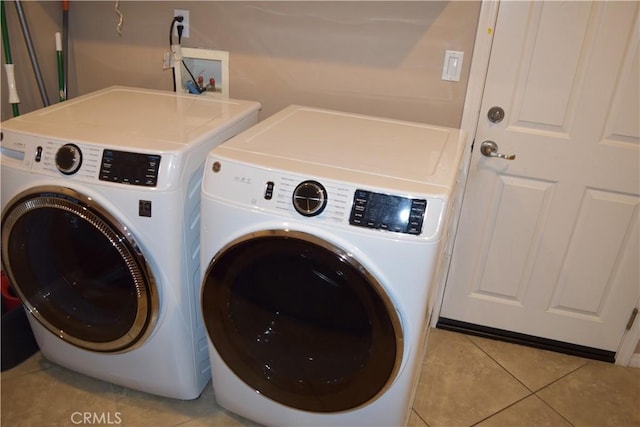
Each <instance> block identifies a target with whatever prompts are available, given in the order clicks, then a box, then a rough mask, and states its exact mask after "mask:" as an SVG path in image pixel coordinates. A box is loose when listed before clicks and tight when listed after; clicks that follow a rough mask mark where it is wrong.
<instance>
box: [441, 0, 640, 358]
mask: <svg viewBox="0 0 640 427" xmlns="http://www.w3.org/2000/svg"><path fill="white" fill-rule="evenodd" d="M639 4H640V3H638V2H511V1H506V2H502V3H501V4H500V6H499V11H498V17H497V22H496V25H495V34H494V40H493V46H492V50H491V57H490V60H489V69H488V72H487V79H486V85H485V90H484V95H483V98H482V107H481V111H480V118H479V122H478V126H477V132H476V137H475V143H474V148H473V154H472V158H471V165H470V170H469V178H468V183H467V188H466V191H465V197H464V203H463V210H462V213H461V219H460V224H459V228H458V233H457V239H456V243H455V248H454V252H453V257H452V263H451V267H450V272H449V279H448V282H447V285H446V288H445V295H444V300H443V305H442V310H441V313H440V317H441V318H448V319H454V320H459V321H463V322H468V323H472V324H477V325H483V326H488V327H492V328H498V329H504V330H508V331H514V332H518V333H523V334H528V335H533V336H537V337H543V338H549V339H552V340H558V341H562V342H567V343H572V344H578V345H583V346H588V347H594V348H597V349H603V350H607V351H612V352H615V351H616V349H617V348H618V346H619V344H620V343H621V340H622V336H623V334H624V333H625V326H626V324H627V321H628V320H629V316H630V314H631V312H632V310H633V308H634V307H635V306H636V304H637V302H638V298H639V293H640V277H639V261H640V254H639V251H638V244H639V241H640V231H639V220H638V213H639V212H638V211H639V203H640V197H639V195H640V172H639V171H640V138H639V136H640V131H639V123H638V122H639V120H640V111H639V107H638V105H639V102H640V93H639V90H638V82H639V80H640V78H639V76H640V71H639V69H638V61H639V55H638V50H639V48H638V42H639V40H638V39H639V35H640V28H639V25H638V9H639ZM492 107H500V108H501V109H502V110H503V111H504V113H503V114H502V113H501V112H500V110H497V109H494V111H495V110H497V113H496V112H494V114H493V115H492V119H493V121H492V120H490V119H489V115H488V112H489V110H490V109H491V108H492ZM500 119H501V120H500ZM484 141H494V142H495V144H496V146H497V151H496V152H497V153H500V154H505V155H515V159H512V160H508V159H503V158H499V157H487V156H485V155H483V154H482V152H481V151H482V150H481V145H482V143H483V142H484ZM486 145H487V144H485V146H486ZM490 148H491V147H489V148H486V151H487V154H490V151H491V150H490Z"/></svg>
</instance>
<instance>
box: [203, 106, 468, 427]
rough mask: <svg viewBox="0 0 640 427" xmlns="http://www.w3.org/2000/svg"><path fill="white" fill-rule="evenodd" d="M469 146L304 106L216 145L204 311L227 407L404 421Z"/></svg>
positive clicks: (206, 183) (209, 169)
mask: <svg viewBox="0 0 640 427" xmlns="http://www.w3.org/2000/svg"><path fill="white" fill-rule="evenodd" d="M463 146H464V135H463V132H461V131H460V130H456V129H449V128H442V127H435V126H429V125H425V124H419V123H409V122H402V121H397V120H388V119H382V118H376V117H369V116H362V115H356V114H348V113H342V112H337V111H330V110H321V109H314V108H307V107H300V106H291V107H288V108H286V109H284V110H283V111H281V112H279V113H277V114H275V115H273V116H271V117H270V118H268V119H266V120H264V121H263V122H261V123H259V124H258V125H256V126H254V127H253V128H251V129H249V130H247V131H245V132H243V133H241V134H239V135H238V136H236V137H234V138H232V139H230V140H229V141H227V142H226V143H225V144H222V145H220V146H218V147H216V148H214V149H213V150H212V151H211V152H210V154H209V156H208V158H207V163H206V166H205V172H204V180H203V186H202V209H201V211H202V221H201V229H202V231H201V264H202V267H203V280H202V291H201V303H202V312H203V317H204V322H205V325H206V328H207V332H208V334H207V335H208V343H209V351H210V356H211V363H212V372H213V386H214V392H215V398H216V400H217V401H218V403H219V404H220V405H222V406H223V407H225V408H227V409H228V410H230V411H232V412H235V413H237V414H239V415H242V416H243V417H246V418H248V419H251V420H254V421H256V422H258V423H261V424H266V425H274V426H275V425H278V426H281V425H291V426H303V425H313V426H327V425H335V426H338V425H339V426H346V425H367V426H374V425H376V426H392V425H393V426H397V425H406V422H407V420H408V417H409V414H410V408H411V406H412V401H413V397H414V394H415V388H416V385H417V381H418V377H419V373H420V368H421V366H422V360H423V356H424V349H425V343H426V336H427V333H428V320H429V316H430V312H431V309H432V307H433V302H434V301H433V300H434V295H435V292H434V291H435V289H434V288H435V286H434V285H433V284H434V283H436V280H437V276H438V270H439V266H440V265H441V264H442V261H443V259H445V258H446V256H445V248H446V247H447V245H446V242H447V241H448V240H449V239H448V237H447V233H448V230H449V229H450V224H449V223H450V222H451V218H453V216H452V211H453V210H454V209H455V207H456V205H457V204H458V203H457V202H455V201H454V198H455V197H454V195H455V194H457V190H456V189H457V188H458V187H457V185H456V182H457V178H458V176H459V174H458V172H459V168H460V164H461V157H462V153H463ZM440 270H442V269H440Z"/></svg>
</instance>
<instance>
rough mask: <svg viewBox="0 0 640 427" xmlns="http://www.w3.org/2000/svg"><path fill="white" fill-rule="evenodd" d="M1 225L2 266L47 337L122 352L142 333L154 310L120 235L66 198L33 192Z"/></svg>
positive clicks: (96, 212)
mask: <svg viewBox="0 0 640 427" xmlns="http://www.w3.org/2000/svg"><path fill="white" fill-rule="evenodd" d="M8 206H9V207H8V209H6V211H5V215H4V216H3V219H2V263H3V267H4V269H5V271H6V272H7V274H8V275H9V278H10V280H11V281H12V284H13V286H14V287H15V288H16V291H17V293H18V294H19V296H20V298H21V300H22V302H23V303H24V304H25V306H26V307H27V309H28V310H29V311H30V312H31V314H32V315H34V317H35V318H36V319H37V320H38V321H39V322H40V323H41V324H42V325H43V326H45V327H46V328H47V329H49V331H51V332H52V333H54V334H55V335H57V336H59V337H60V338H62V339H63V340H66V341H68V342H70V343H72V344H74V345H76V346H79V347H82V348H86V349H89V350H94V351H105V352H114V351H123V350H127V349H130V348H132V347H133V346H135V345H136V344H138V343H140V341H141V339H142V338H143V337H144V336H145V335H146V334H147V333H148V332H149V330H150V325H151V323H152V322H153V320H154V318H155V309H154V307H155V306H156V305H157V301H156V298H154V295H155V294H156V291H155V285H154V282H153V277H152V276H151V274H150V272H149V270H148V268H147V266H146V263H145V261H144V258H143V257H142V255H141V254H140V253H139V249H138V247H137V245H136V244H135V242H134V241H133V240H132V238H131V237H130V236H128V235H127V233H126V232H125V231H123V230H126V229H124V227H123V226H122V225H121V224H120V223H119V222H117V221H116V220H115V219H114V218H113V217H112V216H111V215H109V214H108V213H107V212H106V211H105V210H104V209H103V208H101V207H100V206H99V205H96V204H95V203H93V202H92V201H91V200H90V199H89V198H87V197H84V196H82V195H80V194H78V193H76V192H74V191H73V190H69V189H64V188H59V187H56V188H55V189H52V188H38V189H34V190H32V191H30V192H29V193H28V194H26V195H20V196H18V197H16V199H14V200H13V201H12V202H11V203H10V204H9V205H8Z"/></svg>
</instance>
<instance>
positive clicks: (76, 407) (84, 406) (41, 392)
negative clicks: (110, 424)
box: [1, 366, 117, 427]
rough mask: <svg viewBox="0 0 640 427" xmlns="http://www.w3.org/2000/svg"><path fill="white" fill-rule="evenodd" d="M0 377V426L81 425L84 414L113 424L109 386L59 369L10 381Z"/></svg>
mask: <svg viewBox="0 0 640 427" xmlns="http://www.w3.org/2000/svg"><path fill="white" fill-rule="evenodd" d="M2 375H3V380H2V392H1V394H2V425H7V426H14V427H21V426H58V425H60V426H67V425H73V424H74V423H73V421H74V420H75V421H82V420H83V417H84V415H83V414H84V413H90V414H91V416H92V417H93V416H94V415H93V414H96V415H95V416H96V417H101V418H100V419H101V420H104V421H107V419H111V420H112V421H115V420H116V418H115V417H116V412H117V407H116V399H115V397H116V395H115V393H114V390H113V386H112V385H111V384H108V383H105V382H102V381H98V380H95V379H93V378H89V377H86V376H84V375H80V374H77V373H75V372H72V371H69V370H67V369H64V368H61V367H58V366H52V367H50V368H49V369H46V370H41V371H38V372H34V373H31V374H28V375H22V376H16V377H13V378H7V377H4V373H3V374H2ZM93 420H94V421H95V420H96V419H93Z"/></svg>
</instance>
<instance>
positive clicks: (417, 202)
mask: <svg viewBox="0 0 640 427" xmlns="http://www.w3.org/2000/svg"><path fill="white" fill-rule="evenodd" d="M426 206H427V201H426V200H425V199H410V198H407V197H400V196H394V195H389V194H382V193H374V192H372V191H367V190H356V192H355V195H354V198H353V205H352V207H351V215H350V217H349V223H350V224H351V225H356V226H360V227H367V228H375V229H380V230H388V231H393V232H397V233H407V234H420V232H421V231H422V222H423V220H424V214H425V211H426Z"/></svg>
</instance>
